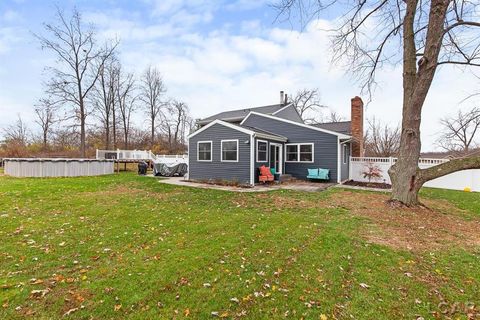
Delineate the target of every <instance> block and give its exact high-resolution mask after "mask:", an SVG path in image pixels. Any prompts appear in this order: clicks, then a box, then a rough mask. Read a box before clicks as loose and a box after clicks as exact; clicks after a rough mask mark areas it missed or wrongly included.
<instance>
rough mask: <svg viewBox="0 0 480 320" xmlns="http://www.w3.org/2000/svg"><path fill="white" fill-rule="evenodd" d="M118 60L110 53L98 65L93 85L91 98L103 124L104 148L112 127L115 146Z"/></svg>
mask: <svg viewBox="0 0 480 320" xmlns="http://www.w3.org/2000/svg"><path fill="white" fill-rule="evenodd" d="M118 69H119V62H118V60H116V58H115V57H114V56H113V55H112V56H111V57H110V58H109V59H108V60H107V61H105V63H104V64H103V65H101V66H100V71H99V76H98V81H97V83H96V84H95V86H94V87H93V90H92V96H91V99H92V101H93V106H94V109H95V112H96V114H97V116H98V118H99V120H100V123H101V124H102V126H103V130H104V134H105V149H107V150H109V149H110V141H111V139H110V138H111V137H110V133H111V131H112V127H113V140H114V142H113V148H116V122H117V121H116V114H115V106H116V93H115V86H116V83H117V78H118Z"/></svg>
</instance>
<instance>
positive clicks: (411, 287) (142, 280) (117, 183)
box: [0, 173, 480, 319]
mask: <svg viewBox="0 0 480 320" xmlns="http://www.w3.org/2000/svg"><path fill="white" fill-rule="evenodd" d="M339 192H340V191H339V190H329V191H327V192H322V193H300V192H293V191H275V192H269V193H266V194H265V193H263V194H239V193H232V192H224V191H218V190H205V189H194V188H185V187H176V186H169V185H165V184H161V183H159V182H158V181H157V180H156V179H154V178H148V177H138V176H135V175H134V174H128V173H127V174H119V175H112V176H103V177H90V178H68V179H15V178H9V177H5V176H1V177H0V199H1V200H0V239H1V244H0V303H1V306H0V318H1V319H9V318H23V317H29V316H34V317H35V318H40V319H42V318H44V319H52V318H60V317H62V316H63V315H64V314H65V313H67V314H68V317H69V318H74V319H87V318H93V319H107V318H117V319H125V318H131V319H158V318H184V317H189V318H212V317H214V316H218V317H224V318H241V317H244V318H247V319H275V318H284V317H289V318H293V319H299V318H302V317H303V318H305V319H319V318H320V317H322V318H325V317H326V318H327V319H330V318H334V317H336V318H340V319H342V318H345V319H346V318H350V317H351V316H353V317H354V318H356V319H399V318H407V319H415V318H416V317H418V316H423V317H424V318H426V319H427V318H432V317H434V316H435V315H437V316H439V317H440V316H445V314H444V313H442V312H446V315H448V316H452V317H455V318H456V317H460V318H462V317H463V318H465V319H466V317H467V313H468V310H467V308H468V307H470V306H471V303H477V305H478V302H479V301H480V280H479V279H480V258H479V255H480V253H479V251H478V248H471V247H469V248H461V247H460V248H459V247H452V248H450V249H449V250H446V251H445V250H443V251H432V252H422V253H412V252H408V251H403V250H395V249H392V248H389V247H386V246H381V245H376V244H373V243H369V242H367V241H366V240H364V239H363V238H362V234H363V233H364V228H365V225H366V223H365V222H366V221H365V218H360V217H358V216H355V215H352V214H350V212H349V211H348V209H345V208H344V207H341V206H338V207H337V206H334V205H321V206H318V205H312V204H315V203H318V202H320V201H324V202H325V203H328V202H329V199H331V198H334V197H336V196H338V193H339ZM423 195H424V196H427V197H432V198H442V199H447V200H449V201H452V202H453V203H455V204H457V205H458V206H460V207H462V209H465V210H472V213H474V212H476V213H478V208H479V207H478V203H477V204H473V205H472V204H471V203H470V202H471V201H470V200H471V199H473V198H462V199H463V200H460V195H457V194H454V195H451V193H450V192H443V191H442V192H440V191H438V192H437V191H432V190H426V191H423ZM472 195H473V194H469V196H472ZM368 196H369V195H368V194H365V197H368ZM462 196H463V194H462ZM477 196H478V195H477ZM469 199H470V200H469ZM297 204H298V205H297ZM477 308H478V307H477ZM452 310H453V311H452ZM472 310H474V312H478V309H472ZM470 312H472V311H470Z"/></svg>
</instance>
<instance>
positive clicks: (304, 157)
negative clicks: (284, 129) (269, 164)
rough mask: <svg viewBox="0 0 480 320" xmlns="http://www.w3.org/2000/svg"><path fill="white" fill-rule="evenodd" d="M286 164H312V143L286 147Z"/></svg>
mask: <svg viewBox="0 0 480 320" xmlns="http://www.w3.org/2000/svg"><path fill="white" fill-rule="evenodd" d="M285 153H286V162H313V143H295V144H287V145H286V151H285Z"/></svg>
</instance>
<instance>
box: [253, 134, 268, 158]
mask: <svg viewBox="0 0 480 320" xmlns="http://www.w3.org/2000/svg"><path fill="white" fill-rule="evenodd" d="M259 142H264V143H266V144H267V149H266V150H265V156H266V159H265V160H264V161H260V160H258V143H259ZM255 146H256V149H257V150H256V152H255V159H256V160H257V162H258V163H264V162H268V141H266V140H259V139H257V142H255Z"/></svg>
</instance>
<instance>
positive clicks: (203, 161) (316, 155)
mask: <svg viewBox="0 0 480 320" xmlns="http://www.w3.org/2000/svg"><path fill="white" fill-rule="evenodd" d="M284 100H286V99H285V98H284V96H283V92H281V99H280V101H282V103H280V104H275V105H269V106H262V107H257V108H249V109H241V110H233V111H226V112H222V113H219V114H216V115H213V116H211V117H208V118H205V119H202V120H199V121H198V122H197V125H198V127H199V128H198V130H197V131H195V132H193V133H192V134H191V135H190V136H189V137H188V147H189V151H188V153H189V160H188V161H189V164H188V168H189V173H188V178H189V179H190V180H197V181H230V182H236V183H238V184H240V185H251V186H253V185H255V183H257V182H258V168H259V167H260V166H262V165H265V166H267V167H270V168H274V169H275V171H276V172H277V173H279V174H280V179H282V178H285V177H290V176H292V177H294V178H297V179H306V177H307V173H308V170H307V169H313V168H324V169H329V170H330V182H342V181H344V180H347V179H348V170H349V161H350V155H352V156H361V155H362V153H363V102H362V100H361V98H359V97H355V98H353V99H351V112H352V115H351V116H352V119H351V121H344V122H332V123H320V124H314V125H311V124H305V123H304V122H303V120H302V118H301V117H300V115H299V114H298V112H297V110H296V108H295V107H294V106H293V105H292V104H288V103H285V102H283V101H284Z"/></svg>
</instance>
